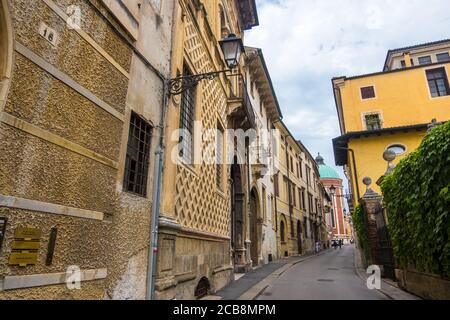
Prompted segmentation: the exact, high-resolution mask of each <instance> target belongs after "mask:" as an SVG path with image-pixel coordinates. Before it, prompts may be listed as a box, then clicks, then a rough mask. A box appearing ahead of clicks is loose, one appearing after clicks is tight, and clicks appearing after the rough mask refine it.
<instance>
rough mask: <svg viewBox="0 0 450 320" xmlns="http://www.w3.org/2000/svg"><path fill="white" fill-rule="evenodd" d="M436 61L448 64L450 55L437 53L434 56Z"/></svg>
mask: <svg viewBox="0 0 450 320" xmlns="http://www.w3.org/2000/svg"><path fill="white" fill-rule="evenodd" d="M436 58H437V61H438V62H448V61H450V55H449V53H448V52H445V53H439V54H437V55H436Z"/></svg>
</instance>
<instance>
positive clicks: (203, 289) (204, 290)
mask: <svg viewBox="0 0 450 320" xmlns="http://www.w3.org/2000/svg"><path fill="white" fill-rule="evenodd" d="M210 289H211V285H210V284H209V280H208V279H207V278H205V277H203V278H201V279H200V281H199V283H198V285H197V288H196V289H195V297H196V298H197V299H201V298H203V297H205V296H207V295H208V294H209V290H210Z"/></svg>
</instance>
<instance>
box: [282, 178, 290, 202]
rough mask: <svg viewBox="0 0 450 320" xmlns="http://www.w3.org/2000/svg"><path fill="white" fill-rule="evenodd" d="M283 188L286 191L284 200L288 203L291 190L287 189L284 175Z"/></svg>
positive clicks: (287, 183)
mask: <svg viewBox="0 0 450 320" xmlns="http://www.w3.org/2000/svg"><path fill="white" fill-rule="evenodd" d="M284 190H285V192H286V198H287V199H285V200H286V202H288V203H289V200H290V192H291V190H290V189H289V182H288V180H287V178H286V177H285V178H284Z"/></svg>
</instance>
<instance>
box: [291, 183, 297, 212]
mask: <svg viewBox="0 0 450 320" xmlns="http://www.w3.org/2000/svg"><path fill="white" fill-rule="evenodd" d="M292 200H293V204H294V207H296V206H297V193H296V192H295V186H294V185H292Z"/></svg>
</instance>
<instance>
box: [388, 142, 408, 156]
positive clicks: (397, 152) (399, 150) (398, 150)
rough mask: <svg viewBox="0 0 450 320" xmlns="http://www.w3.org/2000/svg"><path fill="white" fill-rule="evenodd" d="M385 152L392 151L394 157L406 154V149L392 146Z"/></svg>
mask: <svg viewBox="0 0 450 320" xmlns="http://www.w3.org/2000/svg"><path fill="white" fill-rule="evenodd" d="M387 150H391V151H394V152H395V154H396V155H401V154H403V153H405V152H406V147H405V146H403V145H401V144H393V145H391V146H389V147H388V148H387Z"/></svg>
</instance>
